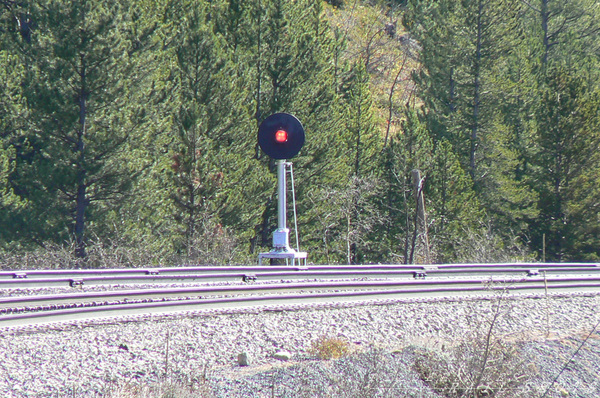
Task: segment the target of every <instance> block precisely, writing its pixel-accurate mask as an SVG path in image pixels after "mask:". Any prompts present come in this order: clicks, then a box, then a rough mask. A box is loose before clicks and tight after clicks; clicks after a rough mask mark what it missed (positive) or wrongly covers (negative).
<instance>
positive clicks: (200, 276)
mask: <svg viewBox="0 0 600 398" xmlns="http://www.w3.org/2000/svg"><path fill="white" fill-rule="evenodd" d="M584 272H586V273H589V274H595V273H600V266H598V264H593V263H572V264H562V263H559V264H555V263H550V264H548V263H546V264H535V263H527V264H449V265H430V266H429V265H425V266H423V265H368V266H360V265H356V266H329V265H325V266H310V267H284V266H276V267H273V266H252V267H178V268H148V269H101V270H31V271H0V289H3V288H4V289H6V288H33V287H54V286H65V285H70V286H74V287H75V286H80V285H92V286H93V285H109V284H164V283H208V282H237V281H240V280H243V281H248V280H260V281H276V280H302V279H304V280H306V279H357V278H375V277H376V278H424V277H457V276H470V275H492V274H511V275H521V274H527V275H538V274H546V275H557V274H570V273H578V274H581V273H584Z"/></svg>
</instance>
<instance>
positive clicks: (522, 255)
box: [453, 225, 535, 264]
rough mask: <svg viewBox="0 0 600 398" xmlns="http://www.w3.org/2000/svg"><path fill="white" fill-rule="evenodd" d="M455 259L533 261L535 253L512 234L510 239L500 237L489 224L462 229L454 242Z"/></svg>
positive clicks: (499, 261) (462, 260)
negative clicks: (461, 233)
mask: <svg viewBox="0 0 600 398" xmlns="http://www.w3.org/2000/svg"><path fill="white" fill-rule="evenodd" d="M453 246H454V249H455V260H456V262H458V263H480V264H485V263H514V262H533V261H535V255H534V254H532V253H531V251H529V249H528V248H527V246H526V245H525V242H523V240H522V239H521V238H520V237H518V236H513V237H512V238H511V239H510V240H506V239H501V237H500V235H498V234H497V233H496V232H495V231H494V228H493V227H492V226H491V225H487V226H484V227H482V228H481V229H478V230H474V229H468V230H465V231H464V234H463V236H462V237H461V238H458V239H457V240H456V242H455V243H454V245H453Z"/></svg>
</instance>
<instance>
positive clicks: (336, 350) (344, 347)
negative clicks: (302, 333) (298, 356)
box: [309, 336, 350, 360]
mask: <svg viewBox="0 0 600 398" xmlns="http://www.w3.org/2000/svg"><path fill="white" fill-rule="evenodd" d="M309 352H310V353H311V354H312V355H316V356H317V357H318V358H319V359H323V360H330V359H339V358H342V357H345V356H347V355H348V354H349V353H350V344H349V343H348V341H346V340H344V339H340V338H337V337H327V336H321V337H319V338H318V339H317V340H315V341H313V342H312V344H311V348H310V350H309Z"/></svg>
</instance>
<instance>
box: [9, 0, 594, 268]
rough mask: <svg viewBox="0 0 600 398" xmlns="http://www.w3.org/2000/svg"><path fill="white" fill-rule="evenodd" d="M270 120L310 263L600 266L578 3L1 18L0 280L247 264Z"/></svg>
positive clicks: (81, 8) (586, 42)
mask: <svg viewBox="0 0 600 398" xmlns="http://www.w3.org/2000/svg"><path fill="white" fill-rule="evenodd" d="M276 112H287V113H291V114H293V115H295V116H296V117H297V118H298V119H299V120H300V121H302V124H303V126H304V129H305V131H306V143H305V145H304V147H303V148H302V150H301V152H300V153H299V154H298V155H297V156H296V157H294V158H293V159H292V160H291V161H292V162H293V169H294V188H295V196H296V209H297V222H298V231H299V234H298V235H299V241H300V246H301V247H300V249H301V250H303V251H307V252H308V261H309V263H315V264H325V263H327V264H367V263H391V264H403V263H453V262H512V261H546V262H594V261H599V260H600V3H599V2H598V1H597V0H566V1H565V0H461V1H456V0H403V1H401V0H386V1H383V0H370V1H369V0H327V1H322V0H77V1H73V0H0V257H2V258H3V259H4V260H3V263H2V267H7V266H12V267H13V268H21V267H22V266H24V265H23V264H24V263H12V265H11V264H9V265H7V261H8V260H6V259H13V260H14V261H17V260H18V261H32V262H35V260H33V259H35V258H47V259H48V258H49V259H50V260H48V261H49V262H48V263H47V264H46V266H49V267H58V266H60V265H61V264H62V262H65V261H67V260H65V259H71V260H72V261H74V264H76V266H81V267H103V266H139V265H141V264H146V265H148V264H161V265H168V264H207V265H223V264H253V263H254V264H255V263H257V260H258V253H260V252H264V251H268V250H269V249H270V247H271V244H272V233H273V231H274V230H275V229H276V227H277V175H276V167H275V161H274V160H273V159H270V158H269V157H268V156H266V155H265V154H264V153H263V152H262V151H261V149H260V148H259V147H258V145H257V131H258V126H259V125H260V123H261V122H262V120H264V119H265V118H266V117H267V116H269V115H271V114H273V113H276ZM288 210H289V214H288V222H289V223H292V222H293V217H292V209H291V205H290V206H288ZM290 230H291V231H292V233H291V239H290V241H291V242H294V245H295V241H296V238H295V233H294V228H293V225H292V226H290ZM49 253H50V254H49ZM52 253H53V254H52ZM44 256H45V257H44ZM52 256H54V257H52ZM53 259H54V260H53ZM71 260H68V261H71ZM32 264H33V263H32ZM107 264H108V265H107ZM115 264H116V265H115ZM67 265H72V264H71V263H69V264H67Z"/></svg>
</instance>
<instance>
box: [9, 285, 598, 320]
mask: <svg viewBox="0 0 600 398" xmlns="http://www.w3.org/2000/svg"><path fill="white" fill-rule="evenodd" d="M375 282H377V283H375ZM215 288H220V289H215ZM161 290H162V291H161ZM165 290H169V292H165ZM176 291H179V293H181V296H177V297H191V296H194V297H195V298H188V299H185V300H181V299H178V300H168V301H152V302H140V300H143V299H147V298H148V297H149V296H144V293H143V291H127V292H105V293H106V294H104V295H97V296H94V295H93V294H87V293H86V294H83V293H82V294H80V295H79V298H78V299H79V300H83V301H79V302H80V303H81V302H91V303H92V304H93V305H91V306H76V307H75V308H64V307H60V306H56V307H53V306H52V305H49V304H48V303H49V302H50V301H51V300H53V299H57V300H58V302H54V305H56V304H60V301H61V300H63V297H60V295H57V297H54V298H49V297H46V298H45V299H48V300H50V301H45V302H44V301H43V299H42V301H38V302H37V303H36V302H35V301H28V303H29V304H35V305H37V306H38V307H37V308H38V309H39V308H42V307H43V306H48V309H49V310H46V311H30V312H27V311H25V312H22V313H9V314H7V315H2V316H0V328H4V327H13V326H22V325H31V324H43V323H48V322H64V321H74V320H77V321H81V320H88V319H95V318H107V317H110V318H112V317H121V316H128V315H136V316H143V315H150V314H156V313H161V314H170V313H181V312H186V311H202V310H206V309H215V308H219V309H225V308H249V307H254V306H265V305H268V306H290V305H302V304H313V303H321V304H335V303H347V302H367V301H375V300H401V299H407V298H411V299H414V298H424V297H455V296H472V295H477V294H479V295H481V294H486V293H487V294H490V293H492V292H494V291H504V292H507V293H508V294H513V295H515V294H537V295H543V294H546V293H547V292H551V293H556V292H568V293H574V292H588V293H595V294H597V293H600V278H599V277H590V276H587V277H579V278H575V277H555V278H547V277H546V278H523V279H519V280H514V279H502V280H500V279H498V280H493V279H492V280H483V279H465V280H412V281H404V282H401V281H395V282H394V281H371V282H368V281H366V282H363V281H360V282H356V281H354V282H333V283H297V284H293V283H283V284H265V285H249V286H237V289H236V287H231V286H224V287H216V286H213V287H204V288H202V289H157V290H154V291H152V292H151V293H150V294H151V295H155V297H159V298H166V297H167V296H165V295H164V294H171V295H172V294H178V293H177V292H176ZM138 292H139V293H138ZM146 293H149V292H146ZM274 293H277V294H274ZM111 294H112V295H111ZM225 294H235V296H233V297H213V298H205V297H209V296H211V295H225ZM64 296H72V295H69V294H67V295H64ZM34 297H35V296H34ZM94 297H95V298H96V299H98V298H99V297H102V299H104V300H105V301H104V302H105V303H107V304H104V305H100V304H99V303H97V302H94V301H90V300H93V299H94ZM131 297H135V300H136V302H134V303H131V302H129V303H127V302H120V303H111V302H110V300H111V299H117V300H123V299H125V298H127V299H129V298H131ZM170 297H171V298H173V296H170ZM10 299H13V300H14V301H15V302H16V301H17V300H18V298H5V299H3V303H4V304H7V305H10V304H8V303H9V301H10ZM28 299H30V300H33V299H34V298H29V297H28ZM64 300H67V301H66V303H69V301H68V297H64ZM85 300H87V301H85ZM74 302H76V301H74ZM74 302H73V303H74ZM73 303H70V304H73ZM7 308H8V307H7Z"/></svg>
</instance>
